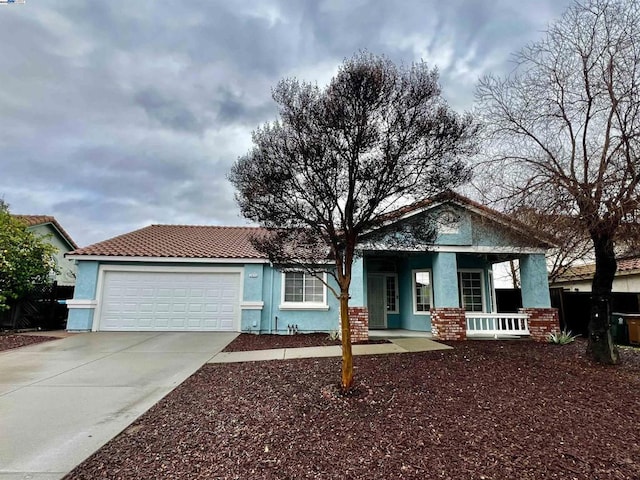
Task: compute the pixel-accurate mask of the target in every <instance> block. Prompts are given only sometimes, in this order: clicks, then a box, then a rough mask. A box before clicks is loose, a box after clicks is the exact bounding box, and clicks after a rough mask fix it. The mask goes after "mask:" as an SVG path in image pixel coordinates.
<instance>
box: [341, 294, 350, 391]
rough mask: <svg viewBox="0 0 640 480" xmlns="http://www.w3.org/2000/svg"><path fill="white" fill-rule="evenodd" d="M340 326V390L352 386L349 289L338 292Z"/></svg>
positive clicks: (348, 388) (346, 389)
mask: <svg viewBox="0 0 640 480" xmlns="http://www.w3.org/2000/svg"><path fill="white" fill-rule="evenodd" d="M340 327H341V329H342V392H343V393H348V392H349V390H351V387H352V386H353V354H352V352H351V322H350V321H349V289H348V288H347V291H346V292H345V291H344V289H343V290H342V291H341V292H340Z"/></svg>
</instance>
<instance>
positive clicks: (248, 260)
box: [65, 255, 269, 264]
mask: <svg viewBox="0 0 640 480" xmlns="http://www.w3.org/2000/svg"><path fill="white" fill-rule="evenodd" d="M65 257H67V258H69V259H72V260H81V261H94V262H152V263H260V264H266V263H269V260H267V259H262V258H187V257H127V256H109V255H65Z"/></svg>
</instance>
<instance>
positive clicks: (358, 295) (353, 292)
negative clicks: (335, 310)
mask: <svg viewBox="0 0 640 480" xmlns="http://www.w3.org/2000/svg"><path fill="white" fill-rule="evenodd" d="M349 306H353V307H362V306H364V307H366V306H367V275H366V272H365V268H364V258H362V257H356V258H354V259H353V265H352V267H351V285H349Z"/></svg>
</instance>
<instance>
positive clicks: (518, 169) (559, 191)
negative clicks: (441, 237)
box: [477, 0, 640, 363]
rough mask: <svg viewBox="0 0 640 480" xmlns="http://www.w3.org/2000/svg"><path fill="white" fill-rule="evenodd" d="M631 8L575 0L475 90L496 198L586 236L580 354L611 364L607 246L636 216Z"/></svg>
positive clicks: (636, 72) (611, 258)
mask: <svg viewBox="0 0 640 480" xmlns="http://www.w3.org/2000/svg"><path fill="white" fill-rule="evenodd" d="M639 10H640V7H639V3H638V2H636V1H618V0H588V1H586V2H585V3H579V2H576V3H575V4H573V5H572V6H571V7H569V8H568V9H567V10H566V12H565V13H564V14H563V16H562V17H561V18H560V19H559V20H558V21H557V22H555V23H553V24H552V25H551V26H550V27H549V28H548V30H547V31H546V33H545V35H544V36H543V38H542V40H540V41H538V42H535V43H533V44H531V45H529V46H527V47H526V48H524V49H523V50H522V51H520V52H519V53H518V54H516V59H517V67H516V69H515V70H514V72H513V73H512V74H511V75H509V76H508V77H506V78H496V77H493V76H488V77H486V78H484V79H482V80H481V82H480V85H479V87H478V92H477V93H478V99H479V104H480V110H481V112H482V116H483V117H484V120H485V121H486V123H487V125H488V132H489V133H490V134H491V137H490V139H491V141H492V143H491V144H490V145H491V146H490V147H488V148H490V149H491V154H492V155H493V159H492V162H493V163H494V164H496V163H497V164H498V165H499V166H500V171H501V172H503V173H504V174H505V175H504V176H503V177H502V181H501V183H502V185H503V187H504V188H503V189H502V194H503V198H508V199H509V201H510V203H511V205H512V206H513V205H518V206H526V207H528V208H533V209H535V210H538V211H541V212H544V213H545V214H546V215H566V216H572V217H574V218H576V219H577V220H578V225H579V227H580V231H581V232H583V234H584V235H586V236H588V238H590V240H591V242H592V245H593V250H594V255H595V260H596V272H595V276H594V279H593V286H592V291H593V298H592V302H593V304H592V313H591V318H590V321H589V341H588V353H589V354H590V355H591V356H592V357H593V358H594V359H595V360H597V361H599V362H602V363H617V362H618V361H619V354H618V351H617V349H616V347H615V345H614V343H613V341H612V338H611V333H610V331H609V298H610V294H611V287H612V282H613V278H614V275H615V272H616V260H615V253H614V244H615V240H616V236H617V234H618V233H619V231H620V225H621V224H623V223H628V222H629V221H633V219H635V218H636V217H637V213H638V193H639V188H638V183H639V182H640V161H639V160H638V149H639V147H640V145H639V141H640V11H639ZM579 234H581V233H579Z"/></svg>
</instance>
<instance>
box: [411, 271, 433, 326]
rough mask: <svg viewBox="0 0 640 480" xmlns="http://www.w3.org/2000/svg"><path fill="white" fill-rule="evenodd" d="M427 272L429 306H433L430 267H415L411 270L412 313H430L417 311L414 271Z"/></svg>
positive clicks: (428, 313)
mask: <svg viewBox="0 0 640 480" xmlns="http://www.w3.org/2000/svg"><path fill="white" fill-rule="evenodd" d="M418 272H428V273H429V300H430V304H429V308H430V309H431V308H433V272H432V271H431V269H430V268H416V269H414V270H411V302H412V304H413V306H412V308H413V314H414V315H431V312H421V311H418V297H417V295H416V273H418Z"/></svg>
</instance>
